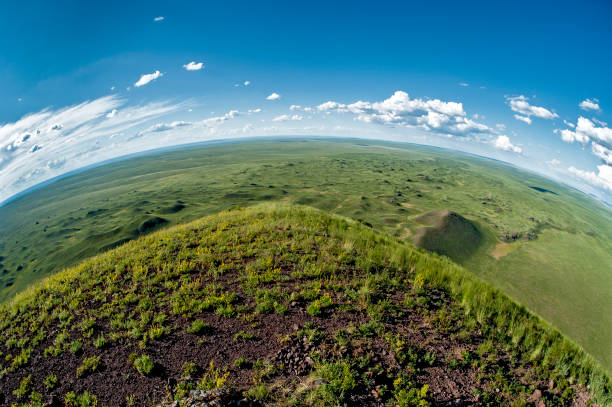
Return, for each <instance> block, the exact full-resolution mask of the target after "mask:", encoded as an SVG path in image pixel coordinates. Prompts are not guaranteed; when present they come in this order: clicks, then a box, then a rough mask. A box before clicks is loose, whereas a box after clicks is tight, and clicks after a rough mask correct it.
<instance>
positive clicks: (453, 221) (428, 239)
mask: <svg viewBox="0 0 612 407" xmlns="http://www.w3.org/2000/svg"><path fill="white" fill-rule="evenodd" d="M416 220H417V221H418V222H420V223H422V224H425V225H427V226H425V227H422V228H420V229H418V231H417V233H416V236H415V238H414V244H415V245H417V246H419V247H422V248H423V249H426V250H429V251H431V252H434V253H437V254H440V255H443V256H447V257H449V258H451V259H453V260H454V261H457V262H461V261H463V260H465V259H467V258H468V257H470V255H472V254H473V253H474V252H476V250H478V247H479V246H480V245H481V244H482V243H483V236H482V233H481V232H480V230H478V227H477V226H476V225H475V224H474V223H473V222H472V221H470V220H469V219H466V218H464V217H463V216H461V215H459V214H458V213H455V212H451V211H432V212H428V213H427V214H425V215H422V216H420V217H418V218H417V219H416Z"/></svg>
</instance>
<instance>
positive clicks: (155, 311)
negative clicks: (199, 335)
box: [0, 204, 611, 406]
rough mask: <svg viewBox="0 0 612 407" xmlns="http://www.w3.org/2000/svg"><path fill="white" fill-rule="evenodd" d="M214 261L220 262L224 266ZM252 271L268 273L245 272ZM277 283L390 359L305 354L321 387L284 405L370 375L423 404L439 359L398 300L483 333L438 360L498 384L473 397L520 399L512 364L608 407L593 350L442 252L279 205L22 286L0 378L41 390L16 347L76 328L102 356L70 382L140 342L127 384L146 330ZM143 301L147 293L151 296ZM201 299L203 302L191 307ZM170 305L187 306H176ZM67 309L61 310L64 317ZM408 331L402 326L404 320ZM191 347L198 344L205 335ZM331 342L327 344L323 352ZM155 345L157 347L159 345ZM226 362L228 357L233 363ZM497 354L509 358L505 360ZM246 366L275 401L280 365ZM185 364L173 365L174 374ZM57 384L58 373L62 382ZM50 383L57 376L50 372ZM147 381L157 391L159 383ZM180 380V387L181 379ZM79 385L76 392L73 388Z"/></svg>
mask: <svg viewBox="0 0 612 407" xmlns="http://www.w3.org/2000/svg"><path fill="white" fill-rule="evenodd" d="M253 259H260V260H253ZM222 264H225V265H226V266H225V267H226V268H227V271H225V272H224V273H223V274H221V275H220V274H219V267H220V266H221V265H222ZM229 270H231V271H229ZM255 270H259V274H261V275H269V277H266V278H265V279H259V280H257V281H253V280H252V275H253V274H254V272H255ZM278 284H293V286H292V289H290V290H289V291H291V292H294V293H298V294H296V296H295V298H286V297H285V298H283V297H281V296H275V298H276V301H278V302H282V303H283V304H284V305H285V306H287V305H290V304H288V303H289V302H290V301H295V302H301V303H303V304H304V305H303V308H301V309H302V312H304V313H305V310H306V304H313V303H316V304H318V307H319V310H320V311H321V313H323V314H324V313H327V312H333V313H334V315H330V316H328V318H331V319H334V318H340V317H342V315H343V313H351V312H352V313H361V314H362V315H367V316H368V319H367V322H364V323H363V324H362V325H361V326H360V327H355V326H347V327H346V328H347V329H346V330H343V331H336V332H335V333H334V337H333V339H332V340H333V341H334V342H336V343H338V344H339V345H340V346H342V344H343V343H344V344H345V346H346V345H347V344H348V343H350V344H351V346H347V348H353V347H356V348H359V347H360V346H361V345H359V344H360V343H363V344H366V345H365V346H369V345H367V344H370V343H371V344H374V343H378V344H379V345H377V346H385V347H388V348H386V351H385V354H390V353H389V352H393V354H394V355H396V356H395V360H397V363H398V365H397V366H395V367H394V368H392V367H391V366H386V367H381V365H380V364H378V363H376V362H374V361H373V360H372V359H370V357H369V356H368V353H367V352H366V353H365V354H363V353H362V354H361V356H352V357H351V356H350V355H349V354H347V353H346V352H340V351H337V352H335V353H323V351H320V352H319V353H318V354H316V355H313V360H314V368H313V370H312V372H311V373H310V375H311V380H310V381H309V382H308V383H315V382H317V381H319V382H321V385H319V386H310V387H307V388H305V389H304V388H300V389H299V391H297V390H296V391H294V392H291V394H290V395H289V396H283V395H282V394H279V393H278V391H276V390H274V397H277V398H278V397H281V398H282V397H288V398H289V399H281V400H280V402H281V405H286V404H289V402H291V403H296V405H330V406H331V405H343V404H347V403H349V400H350V396H351V394H352V393H353V392H354V391H359V389H364V388H366V389H367V391H368V392H370V387H371V386H373V383H372V381H371V380H369V379H368V377H370V376H372V377H373V375H374V376H376V377H380V378H382V380H383V382H384V383H388V385H386V387H385V389H386V390H385V389H383V390H385V391H384V392H382V393H381V395H382V397H384V399H385V400H387V401H388V402H392V400H393V402H394V403H397V404H399V405H415V404H416V405H427V403H428V400H429V395H428V388H427V387H426V386H424V385H422V384H420V383H418V380H417V379H418V374H417V373H418V371H419V370H420V369H423V368H425V367H427V366H431V365H432V364H434V363H438V361H436V360H435V359H432V355H431V354H428V353H427V352H425V350H424V349H422V348H419V347H418V346H416V345H415V344H411V343H409V341H408V339H409V338H407V337H406V336H405V331H401V330H398V326H399V325H398V324H396V323H394V322H393V321H394V320H395V319H397V318H401V317H402V314H403V313H405V312H406V310H407V309H408V308H410V309H415V310H418V311H415V312H418V313H420V314H421V315H422V316H423V317H424V318H425V319H426V321H427V323H428V324H429V325H431V326H433V327H434V328H435V329H436V330H438V331H439V334H441V333H442V332H446V333H447V334H449V335H453V336H456V337H466V338H470V337H471V335H473V333H474V332H475V331H476V330H481V331H482V335H484V337H485V338H486V340H487V341H489V342H490V345H489V346H482V348H479V352H473V353H472V352H467V351H465V350H464V351H463V352H462V353H461V356H460V357H459V358H458V359H453V363H452V364H451V363H450V362H448V365H449V366H451V367H452V366H455V368H456V369H468V368H474V369H478V372H479V374H480V375H481V376H482V380H483V381H485V382H487V383H494V385H495V386H497V388H499V389H501V390H500V391H501V393H500V394H499V395H497V396H496V395H495V393H488V392H486V391H487V390H486V388H485V389H482V391H483V392H485V393H483V394H485V396H483V397H485V399H487V400H489V398H490V400H492V401H491V403H493V404H496V403H499V402H500V400H502V399H499V397H504V398H505V397H507V398H509V400H515V401H517V402H518V401H520V400H524V399H525V397H527V396H528V395H529V394H530V393H532V392H533V387H530V386H529V385H517V384H515V383H514V382H513V381H514V379H515V377H514V376H513V375H514V374H517V373H516V372H522V373H521V374H527V373H529V372H531V373H529V374H534V375H537V376H536V377H537V380H543V381H545V382H547V381H548V380H550V379H551V378H554V380H555V382H556V383H557V386H558V387H561V386H565V388H567V389H569V390H568V393H567V396H564V397H571V394H572V391H573V390H571V388H570V383H577V382H578V383H582V384H583V385H587V384H588V385H589V386H590V389H591V391H592V392H593V393H594V394H595V395H596V396H597V397H599V398H600V401H601V402H604V403H609V402H611V401H610V400H609V391H610V387H609V386H610V383H609V378H608V377H607V376H606V374H605V373H604V371H603V369H602V368H601V366H600V365H599V364H598V363H597V362H595V361H594V359H593V358H592V357H590V356H589V355H587V354H586V353H585V352H584V351H582V349H581V348H580V347H579V346H578V345H576V344H574V343H573V342H571V341H569V340H567V339H566V338H565V337H563V336H562V335H561V334H559V332H558V331H556V330H555V329H554V328H552V327H551V326H550V325H549V324H547V323H546V322H544V321H542V320H541V319H540V318H538V317H537V316H535V315H533V314H531V313H530V312H529V311H527V310H526V309H525V308H524V307H522V306H520V305H518V304H517V303H516V302H514V301H513V300H511V299H510V298H509V297H507V296H506V295H504V294H502V293H501V292H500V291H499V290H497V289H495V288H493V287H491V286H490V285H489V284H487V283H485V282H483V281H482V280H480V279H479V278H477V277H475V276H474V275H473V274H472V273H470V272H469V271H467V270H465V269H463V268H462V267H460V266H457V265H456V264H454V263H453V262H451V261H450V260H448V259H447V258H443V257H438V256H436V255H432V254H429V253H427V252H425V251H423V250H420V249H416V248H415V247H414V246H413V245H411V244H407V243H404V242H402V241H401V240H398V239H396V238H394V237H392V236H390V235H388V234H383V233H379V232H376V231H374V230H372V229H370V228H369V227H367V226H364V225H362V224H360V223H358V222H355V221H352V220H349V219H346V218H341V217H338V216H331V215H328V214H326V213H324V212H321V211H318V210H315V209H312V208H306V207H292V206H287V205H279V204H267V205H259V206H254V207H250V208H246V209H242V210H233V211H229V212H223V213H220V214H217V215H214V216H211V217H207V218H204V219H202V220H199V221H195V222H192V223H189V224H186V225H182V226H177V227H174V228H171V229H168V230H164V231H160V232H158V233H154V234H151V235H149V236H146V237H144V238H141V239H138V240H136V241H134V242H130V243H128V244H125V245H123V246H122V247H120V248H117V249H115V250H113V251H111V252H107V253H104V254H101V255H99V256H96V257H94V258H92V259H89V260H86V261H85V262H84V263H82V264H80V265H79V266H77V267H75V268H71V269H68V270H66V271H63V272H61V273H58V274H55V275H53V276H51V277H49V278H47V279H45V280H43V281H41V282H39V283H38V284H36V285H34V286H32V287H31V288H29V289H28V290H26V291H24V292H22V293H21V294H19V295H18V296H17V297H16V298H15V300H14V301H12V302H11V303H8V304H5V305H3V306H1V307H0V351H1V352H2V353H3V355H5V357H4V361H3V362H2V366H0V372H1V374H0V376H1V377H0V380H2V377H8V378H9V380H12V382H15V381H16V380H15V379H14V377H15V376H16V375H19V376H18V377H24V379H23V380H22V381H21V382H22V383H24V384H23V385H21V384H19V385H18V386H16V389H15V391H16V392H17V393H16V394H15V396H16V397H17V396H18V397H20V398H21V397H25V396H26V395H27V394H28V393H29V392H31V391H32V392H33V393H32V394H34V392H40V393H43V392H46V391H47V390H46V387H45V384H44V383H42V382H44V381H45V380H44V379H42V380H40V382H41V383H38V382H36V383H34V382H30V381H28V379H27V377H28V375H29V374H34V373H36V372H37V371H36V369H37V368H38V366H32V365H31V364H30V363H29V362H28V360H26V361H25V362H23V364H21V365H14V364H12V363H11V361H12V360H14V358H13V357H14V355H22V354H25V355H35V358H37V359H36V360H44V359H38V358H43V356H42V352H43V349H42V348H43V347H44V341H43V338H46V337H53V336H55V340H54V341H53V343H54V347H55V348H58V349H60V350H63V349H65V348H66V347H67V346H69V343H70V341H69V340H70V338H75V337H80V338H82V340H83V341H84V342H86V343H87V345H86V346H85V347H84V351H85V354H89V352H94V351H95V352H100V353H99V354H98V356H83V357H80V358H79V360H80V365H79V366H78V367H75V370H76V376H77V379H78V380H81V378H84V377H85V376H91V377H88V380H90V381H94V380H100V379H101V378H102V377H103V375H105V374H106V373H105V372H104V371H100V369H99V368H100V367H101V366H104V364H105V360H110V358H113V359H114V358H116V355H118V354H124V353H125V351H126V349H135V348H138V347H140V348H142V349H143V351H139V352H137V353H132V354H131V355H130V357H129V360H130V361H131V363H132V365H133V367H131V366H130V367H129V369H131V371H132V372H134V373H136V371H138V372H139V373H140V374H141V375H142V378H141V379H138V378H132V379H130V380H143V381H144V380H147V378H148V376H149V375H153V374H154V373H153V367H154V362H153V359H155V364H156V363H157V357H160V354H159V353H155V352H156V351H157V350H156V348H157V346H155V344H152V346H151V345H149V344H148V342H147V338H148V337H149V334H148V333H147V332H148V329H150V328H151V327H152V326H156V324H162V323H164V322H165V321H167V320H168V319H171V320H172V321H174V323H173V325H172V327H169V329H168V333H167V335H173V334H175V332H183V330H185V329H187V328H188V327H193V324H194V321H200V320H202V318H205V317H206V318H208V319H209V320H215V321H221V323H222V324H223V323H224V321H237V322H236V323H238V324H243V323H244V322H243V321H248V320H249V318H252V317H254V316H256V315H260V314H259V313H258V312H256V307H257V302H256V301H255V298H256V293H257V292H258V291H257V290H262V289H268V290H273V289H272V287H275V286H277V285H278ZM398 294H400V295H399V296H398ZM152 298H154V299H155V301H151V299H152ZM203 298H208V299H209V301H208V303H207V304H205V305H204V306H201V304H203V303H204V302H203V301H201V300H202V299H203ZM444 298H452V299H453V301H454V304H455V305H453V306H450V305H449V306H446V305H444V304H446V303H445V302H444V300H443V299H444ZM90 301H95V302H96V303H97V306H96V307H94V308H91V307H90V305H91V302H90ZM176 304H188V306H178V307H177V306H176ZM228 304H230V305H231V304H235V305H236V307H235V310H234V314H232V315H227V316H226V315H218V313H217V311H216V310H217V309H218V308H226V307H227V306H228ZM419 304H421V305H419ZM68 310H70V312H65V311H68ZM168 313H170V316H168ZM266 317H272V318H283V317H282V316H270V315H268V316H266ZM211 318H214V319H211ZM225 318H227V320H226V319H225ZM317 318H319V317H318V316H317ZM64 322H66V327H65V331H62V332H58V331H57V327H59V326H61V325H62V323H64ZM197 325H198V326H199V327H200V328H199V329H195V330H194V331H197V332H200V331H201V326H202V325H201V324H200V323H198V324H197ZM225 326H227V325H225ZM137 328H138V329H137ZM91 329H93V330H94V332H97V331H102V332H104V334H105V335H106V336H108V337H111V336H114V337H116V338H117V341H116V342H109V343H107V344H106V345H105V346H104V347H102V348H99V347H97V346H96V345H95V342H96V341H98V339H97V338H99V336H96V335H97V334H96V335H94V336H90V335H89V336H88V332H90V330H91ZM404 329H409V327H408V326H404ZM402 332H404V333H402ZM326 335H327V334H326V332H325V331H324V330H320V329H319V328H318V327H317V326H315V325H314V324H312V323H305V324H304V326H303V327H302V329H301V330H299V331H297V332H296V333H295V337H296V338H302V339H300V340H301V342H302V343H304V342H309V343H312V344H315V345H316V344H318V343H321V342H324V341H329V340H330V338H329V337H326ZM12 338H20V339H19V340H12ZM165 338H166V337H165V336H163V337H161V338H160V339H159V340H161V341H163V340H165ZM236 338H237V339H238V341H239V342H240V344H241V347H246V346H248V344H249V343H251V342H252V341H257V340H259V339H258V338H256V337H255V336H253V335H252V334H250V333H248V332H246V331H238V332H237V335H236ZM303 338H305V340H304V339H303ZM176 340H177V339H176V337H173V338H170V339H169V342H168V343H175V341H176ZM269 340H270V338H266V339H265V340H264V341H266V342H268V341H269ZM7 343H8V344H9V345H7ZM201 346H202V347H204V348H206V347H209V346H213V344H211V343H203V344H202V345H201ZM331 348H332V347H331V346H330V345H329V342H326V346H322V347H321V349H331ZM162 349H163V350H161V352H162V353H163V354H165V353H166V350H165V349H166V348H163V347H162ZM315 349H317V347H316V346H315ZM504 349H506V350H504ZM494 351H500V352H501V351H503V352H510V353H506V354H510V355H511V356H512V360H510V361H501V360H497V358H488V355H489V354H491V353H493V352H494ZM315 353H316V352H315ZM150 355H153V356H150ZM156 355H157V356H156ZM44 358H45V359H46V358H58V359H56V361H57V363H56V362H54V363H52V364H51V365H52V366H57V365H61V366H62V369H61V371H58V372H44V375H43V377H49V376H48V375H50V374H55V373H57V374H58V375H59V374H60V373H63V372H64V371H65V370H66V369H67V367H68V366H69V365H70V360H72V359H74V358H73V356H72V355H70V354H66V353H65V352H63V353H58V354H49V355H47V356H46V357H44ZM6 362H8V363H6ZM127 362H128V361H127V360H126V365H127ZM176 362H178V363H176ZM184 362H189V363H190V364H189V365H186V364H185V363H184ZM228 363H229V364H233V361H228ZM439 363H446V362H444V361H439ZM502 363H508V365H505V367H504V368H502V366H504V365H502ZM239 364H240V365H241V369H246V368H248V366H247V364H246V363H243V362H241V363H239ZM174 365H176V366H179V368H178V369H179V370H188V371H189V374H192V373H193V372H195V370H196V368H195V366H194V365H192V364H191V361H180V360H177V361H175V363H174ZM180 366H182V367H180ZM186 366H187V368H186ZM252 368H253V369H252V372H251V375H252V377H253V379H254V385H253V387H252V388H251V391H250V393H252V394H253V397H265V399H268V398H270V397H272V391H273V390H270V389H271V388H272V389H274V386H273V385H274V384H275V382H274V380H275V379H274V377H275V376H274V375H275V374H276V373H275V372H276V367H275V366H272V365H269V364H267V363H263V362H260V361H256V362H253V364H252ZM161 369H162V370H163V369H169V367H168V366H163V367H161ZM226 369H227V367H223V366H221V367H220V368H219V367H215V366H214V364H213V363H212V361H211V362H210V364H209V365H208V368H207V369H205V370H204V373H203V375H202V378H201V379H200V380H199V381H198V382H197V384H196V387H197V388H201V389H214V388H218V387H221V386H223V385H226V384H227V383H231V380H232V376H230V372H229V371H227V370H226ZM368 372H369V375H368V374H367V373H368ZM183 373H184V372H178V371H177V372H176V373H175V374H183ZM506 375H510V376H506ZM138 376H140V375H138ZM72 377H73V378H74V376H72ZM57 379H58V378H57V377H56V379H55V380H54V381H55V382H58V380H57ZM277 379H278V378H277ZM3 383H4V382H3ZM59 383H64V381H63V380H59ZM143 383H145V385H146V383H149V382H143ZM77 384H78V383H77ZM151 385H154V386H156V384H155V382H151ZM179 385H181V386H183V387H181V388H184V389H183V390H185V389H186V388H187V387H188V386H186V385H183V384H181V383H178V384H177V386H179ZM288 385H289V384H288ZM293 385H294V384H292V386H293ZM368 386H370V387H368ZM517 386H518V387H517ZM32 387H34V388H32ZM487 388H488V387H487ZM79 389H83V388H82V387H80V386H79ZM89 390H90V389H88V391H89ZM381 391H382V390H381ZM85 394H87V395H86V396H85ZM105 396H107V395H102V394H99V395H96V396H93V394H89V393H83V394H82V395H81V396H79V395H77V394H76V393H74V392H73V390H70V392H69V393H67V395H66V398H67V399H68V398H70V400H74V401H71V403H81V401H80V400H81V398H82V399H83V400H84V401H83V403H85V404H84V405H87V403H95V402H97V398H96V397H105ZM496 397H498V398H496ZM559 397H560V396H559ZM282 400H285V401H286V402H287V403H286V404H285V403H283V402H282ZM504 400H506V401H507V400H508V399H504ZM75 405H78V404H75Z"/></svg>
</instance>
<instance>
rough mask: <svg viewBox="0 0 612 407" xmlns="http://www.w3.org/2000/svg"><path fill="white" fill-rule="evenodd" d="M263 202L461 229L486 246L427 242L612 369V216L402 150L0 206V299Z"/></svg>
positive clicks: (289, 150)
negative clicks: (123, 248)
mask: <svg viewBox="0 0 612 407" xmlns="http://www.w3.org/2000/svg"><path fill="white" fill-rule="evenodd" d="M532 187H536V188H532ZM262 201H282V202H288V203H293V204H302V205H308V206H313V207H316V208H319V209H323V210H326V211H329V212H332V213H336V214H340V215H343V216H347V217H350V218H352V219H356V220H359V221H360V222H362V223H364V224H366V225H371V226H372V227H373V228H375V229H377V230H380V231H384V232H388V233H390V234H391V235H393V236H396V237H398V238H399V239H402V240H405V241H411V242H412V241H418V240H419V237H420V236H421V235H423V233H424V228H433V229H434V230H433V232H432V233H433V234H432V233H430V234H429V235H430V237H431V236H434V237H435V236H436V233H435V228H436V227H439V226H440V225H442V226H443V227H447V226H448V227H453V225H455V224H459V225H463V227H464V229H463V230H455V229H453V233H456V236H458V237H461V238H462V239H463V238H465V236H469V235H472V236H474V238H475V239H476V238H477V241H470V242H467V244H466V245H465V247H464V248H463V250H462V247H463V245H457V244H456V242H455V244H453V243H452V242H448V241H444V239H428V240H427V241H428V242H430V243H431V242H434V243H437V244H442V245H443V246H441V247H438V248H437V249H436V248H435V247H434V249H436V251H437V252H439V253H443V254H448V255H450V256H452V257H453V258H454V260H455V261H457V262H459V263H460V264H462V265H463V266H465V267H466V268H467V269H468V270H470V271H472V272H473V273H475V274H476V275H478V276H480V277H482V278H483V279H485V280H486V281H488V282H490V283H492V284H493V285H494V286H496V287H499V288H501V289H502V290H503V291H504V292H505V293H507V294H508V295H510V296H511V297H512V298H514V299H516V300H517V301H519V302H520V303H521V304H524V305H525V306H526V307H527V308H529V309H530V310H533V311H534V312H536V313H537V314H538V315H540V316H542V317H543V318H544V319H545V320H546V321H549V322H550V323H552V324H553V325H554V326H556V327H558V328H559V329H560V330H561V332H563V333H564V334H566V335H567V336H569V337H570V338H572V339H573V340H575V341H576V342H578V343H579V344H581V345H582V346H583V347H584V348H585V349H586V350H587V351H588V352H589V353H591V354H592V355H594V356H595V357H596V358H597V359H598V360H599V361H600V362H601V363H602V364H603V365H604V366H605V367H606V368H607V369H608V370H612V329H610V327H612V271H611V266H610V265H611V264H612V215H611V213H610V211H609V210H608V209H606V208H604V207H603V206H601V205H599V204H598V203H596V202H595V201H593V200H592V199H590V198H588V197H586V196H585V195H583V194H581V193H579V192H577V191H575V190H573V189H571V188H568V187H565V186H561V185H559V184H557V183H554V182H552V181H550V180H547V179H544V178H542V177H539V176H536V175H533V174H530V173H526V172H524V171H520V170H517V169H515V168H513V167H510V166H507V165H504V164H502V163H499V162H496V161H492V160H484V159H481V158H477V157H473V156H467V155H464V154H459V153H453V152H449V151H445V150H440V149H434V148H426V147H419V146H414V145H407V144H400V143H383V142H372V141H354V140H352V141H351V140H347V141H340V140H338V141H323V140H317V139H309V140H291V141H288V140H287V141H278V140H275V141H252V142H240V143H238V142H235V143H220V144H213V145H207V146H200V147H192V148H189V149H186V150H180V151H172V152H165V153H159V154H156V155H150V156H142V157H137V158H131V159H129V160H126V161H120V162H115V163H113V164H109V165H106V166H102V167H98V168H95V169H91V170H88V171H85V172H82V173H79V174H76V175H73V176H70V177H68V178H65V179H62V180H59V181H57V182H55V183H53V184H52V185H49V186H46V187H43V188H41V189H39V190H36V191H34V192H33V193H30V194H28V195H26V196H23V197H21V198H19V199H17V200H15V201H13V202H11V203H9V204H8V205H6V206H4V207H2V208H0V259H1V260H0V263H1V264H2V267H1V268H0V269H1V270H3V271H2V272H1V274H0V285H1V287H2V291H1V292H0V299H8V298H10V297H11V296H13V295H14V294H15V293H17V292H19V291H21V290H23V289H24V288H26V287H27V286H28V285H29V284H31V283H32V282H34V281H37V280H40V279H41V278H43V277H44V276H48V275H50V274H52V273H55V272H57V271H59V270H60V269H61V268H63V267H67V266H71V265H75V264H77V263H78V262H80V261H81V260H82V259H84V258H87V257H89V256H93V255H95V254H97V253H100V252H102V251H104V250H107V249H109V248H112V247H115V246H117V245H120V244H122V243H124V242H126V241H128V240H131V239H134V238H136V237H138V236H140V235H142V234H146V233H148V232H150V231H153V230H155V229H156V228H160V227H165V226H170V225H176V224H180V223H184V222H186V221H190V220H194V219H197V218H200V217H202V216H205V215H209V214H213V213H217V212H219V211H220V210H223V209H227V208H231V207H233V206H247V205H253V204H256V203H258V202H262ZM436 211H440V213H446V212H442V211H451V212H453V213H456V214H458V215H460V216H461V218H462V219H463V220H461V221H460V222H451V221H449V219H442V218H436V216H438V215H437V214H436V213H433V212H436ZM464 220H465V221H464ZM466 222H469V224H466ZM471 226H473V228H472V227H471ZM474 230H476V232H474ZM438 235H439V234H438ZM449 244H450V246H449ZM444 245H446V246H444Z"/></svg>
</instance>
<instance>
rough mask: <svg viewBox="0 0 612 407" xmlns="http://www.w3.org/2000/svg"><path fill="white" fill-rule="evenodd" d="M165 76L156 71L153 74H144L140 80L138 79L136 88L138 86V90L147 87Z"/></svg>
mask: <svg viewBox="0 0 612 407" xmlns="http://www.w3.org/2000/svg"><path fill="white" fill-rule="evenodd" d="M162 76H164V74H163V73H161V72H159V71H155V72H153V73H147V74H144V75H142V76H141V77H140V79H138V81H137V82H136V83H135V84H134V86H136V87H137V88H139V87H141V86H144V85H146V84H147V83H149V82H151V81H154V80H155V79H157V78H160V77H162Z"/></svg>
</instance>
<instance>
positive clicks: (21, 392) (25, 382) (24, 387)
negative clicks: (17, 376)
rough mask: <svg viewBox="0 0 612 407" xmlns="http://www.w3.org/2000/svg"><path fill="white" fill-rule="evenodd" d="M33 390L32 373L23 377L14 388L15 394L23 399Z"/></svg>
mask: <svg viewBox="0 0 612 407" xmlns="http://www.w3.org/2000/svg"><path fill="white" fill-rule="evenodd" d="M30 391H32V375H30V376H27V377H24V378H23V379H21V382H20V383H19V387H18V388H16V389H15V390H13V394H14V395H15V396H16V397H17V398H19V399H23V398H25V397H26V396H27V395H28V394H30Z"/></svg>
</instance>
